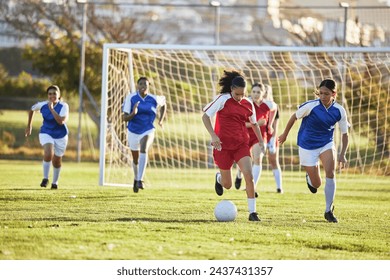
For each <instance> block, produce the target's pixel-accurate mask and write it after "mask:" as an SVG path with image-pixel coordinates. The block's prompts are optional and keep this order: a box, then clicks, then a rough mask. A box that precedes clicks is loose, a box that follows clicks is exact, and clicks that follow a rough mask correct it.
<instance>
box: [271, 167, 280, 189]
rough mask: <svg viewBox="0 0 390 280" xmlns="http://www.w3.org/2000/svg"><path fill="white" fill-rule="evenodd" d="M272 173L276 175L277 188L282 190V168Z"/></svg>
mask: <svg viewBox="0 0 390 280" xmlns="http://www.w3.org/2000/svg"><path fill="white" fill-rule="evenodd" d="M272 173H273V174H274V178H275V182H276V188H278V189H282V171H281V170H280V167H279V168H277V169H273V170H272Z"/></svg>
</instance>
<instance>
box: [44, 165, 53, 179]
mask: <svg viewBox="0 0 390 280" xmlns="http://www.w3.org/2000/svg"><path fill="white" fill-rule="evenodd" d="M42 166H43V178H45V179H49V172H50V166H51V161H43V162H42Z"/></svg>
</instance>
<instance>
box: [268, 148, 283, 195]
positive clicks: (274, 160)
mask: <svg viewBox="0 0 390 280" xmlns="http://www.w3.org/2000/svg"><path fill="white" fill-rule="evenodd" d="M268 162H269V164H270V165H271V169H272V173H273V175H274V179H275V183H276V191H277V192H278V193H283V185H282V169H281V168H280V164H279V147H276V150H275V153H271V151H270V150H268Z"/></svg>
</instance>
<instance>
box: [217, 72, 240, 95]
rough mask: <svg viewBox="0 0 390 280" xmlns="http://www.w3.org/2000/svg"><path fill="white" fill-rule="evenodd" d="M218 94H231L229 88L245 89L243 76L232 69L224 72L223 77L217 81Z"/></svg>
mask: <svg viewBox="0 0 390 280" xmlns="http://www.w3.org/2000/svg"><path fill="white" fill-rule="evenodd" d="M218 85H219V86H220V87H221V89H220V91H219V92H220V93H228V92H231V87H232V86H233V87H246V82H245V76H244V74H243V73H242V72H240V71H238V70H235V69H232V70H224V71H223V76H222V77H221V78H220V79H219V82H218Z"/></svg>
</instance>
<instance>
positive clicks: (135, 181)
mask: <svg viewBox="0 0 390 280" xmlns="http://www.w3.org/2000/svg"><path fill="white" fill-rule="evenodd" d="M133 191H134V192H135V193H137V192H138V181H137V180H134V183H133Z"/></svg>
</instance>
